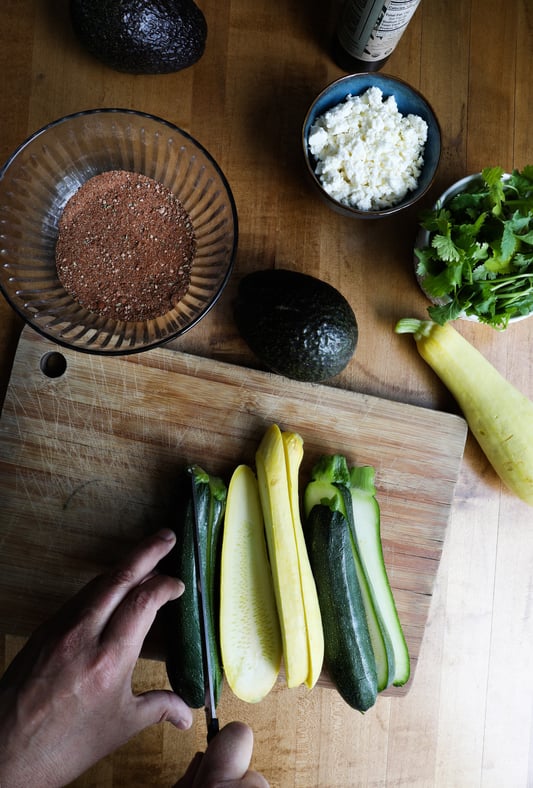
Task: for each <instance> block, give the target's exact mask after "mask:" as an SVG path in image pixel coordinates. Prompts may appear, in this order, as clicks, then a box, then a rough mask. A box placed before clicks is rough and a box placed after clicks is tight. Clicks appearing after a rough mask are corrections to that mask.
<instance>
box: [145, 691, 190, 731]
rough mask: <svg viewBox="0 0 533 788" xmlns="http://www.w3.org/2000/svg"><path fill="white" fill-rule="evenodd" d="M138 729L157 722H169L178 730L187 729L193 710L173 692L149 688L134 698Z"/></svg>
mask: <svg viewBox="0 0 533 788" xmlns="http://www.w3.org/2000/svg"><path fill="white" fill-rule="evenodd" d="M135 704H136V706H137V710H136V718H137V722H138V724H139V730H143V729H144V728H146V727H148V726H149V725H155V724H156V723H158V722H165V721H166V722H170V723H172V725H174V726H175V727H176V728H179V729H180V730H187V729H188V728H190V727H191V725H192V722H193V712H192V710H191V709H190V708H189V706H187V704H186V703H185V701H183V700H182V699H181V698H180V697H179V696H178V695H176V694H174V692H170V691H167V690H150V691H149V692H144V693H143V694H142V695H137V697H136V698H135Z"/></svg>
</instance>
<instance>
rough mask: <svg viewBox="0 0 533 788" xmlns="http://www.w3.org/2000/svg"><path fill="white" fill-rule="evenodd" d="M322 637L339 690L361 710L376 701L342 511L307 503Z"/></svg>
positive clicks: (370, 655)
mask: <svg viewBox="0 0 533 788" xmlns="http://www.w3.org/2000/svg"><path fill="white" fill-rule="evenodd" d="M306 536H307V544H308V548H309V556H310V559H311V565H312V567H313V573H314V576H315V580H316V584H317V588H318V599H319V601H320V609H321V611H322V623H323V627H324V639H325V664H326V667H327V670H328V673H329V676H330V678H331V680H332V681H333V683H334V685H335V687H336V688H337V690H338V692H339V693H340V695H341V696H342V697H343V698H344V700H345V701H346V703H348V704H349V705H350V706H351V707H352V708H354V709H358V710H359V711H366V710H367V709H369V708H370V707H371V706H373V705H374V703H375V702H376V697H377V692H378V684H377V670H376V660H375V657H374V651H373V648H372V643H371V641H370V634H369V630H368V626H367V622H366V614H365V608H364V604H363V598H362V594H361V588H360V586H359V579H358V576H357V572H356V568H355V562H354V560H353V553H352V546H351V539H352V537H351V534H350V529H349V525H348V522H347V520H346V518H345V517H344V515H343V514H342V513H341V512H340V511H338V510H334V511H332V510H331V509H330V508H329V506H324V505H322V504H318V505H316V506H313V508H312V509H311V511H310V513H309V517H308V518H307V521H306Z"/></svg>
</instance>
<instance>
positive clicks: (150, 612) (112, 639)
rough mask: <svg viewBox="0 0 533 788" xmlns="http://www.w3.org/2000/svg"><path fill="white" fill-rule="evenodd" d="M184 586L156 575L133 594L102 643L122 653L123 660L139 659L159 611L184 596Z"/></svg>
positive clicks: (118, 611)
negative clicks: (172, 600) (171, 601)
mask: <svg viewBox="0 0 533 788" xmlns="http://www.w3.org/2000/svg"><path fill="white" fill-rule="evenodd" d="M183 590H184V585H183V583H182V582H181V580H177V579H176V578H173V577H168V576H167V575H154V576H153V577H150V578H149V579H148V580H146V581H145V582H144V583H141V584H140V585H137V586H136V587H135V588H133V589H132V590H130V591H129V593H128V594H127V595H126V597H125V598H124V599H123V600H122V602H121V603H120V604H119V606H118V607H117V608H116V610H115V611H114V613H113V614H112V615H111V618H110V619H109V621H108V623H107V625H106V626H105V628H104V630H103V632H102V634H101V635H100V643H101V645H102V646H103V647H106V646H107V648H108V649H109V650H113V649H115V648H118V649H119V652H120V654H119V659H120V660H121V661H123V660H126V661H128V660H132V659H136V658H137V657H138V655H139V652H140V650H141V646H142V644H143V641H144V639H145V637H146V635H147V634H148V631H149V629H150V627H151V626H152V624H153V623H154V620H155V617H156V614H157V611H158V610H159V608H161V607H162V606H163V605H164V604H166V603H167V602H169V601H170V600H171V599H177V598H178V597H179V596H181V594H182V593H183Z"/></svg>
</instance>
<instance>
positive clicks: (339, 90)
mask: <svg viewBox="0 0 533 788" xmlns="http://www.w3.org/2000/svg"><path fill="white" fill-rule="evenodd" d="M371 87H377V88H379V89H380V90H381V91H382V93H383V98H384V99H385V98H388V97H389V96H391V95H393V96H394V98H395V99H396V105H397V107H398V110H399V112H401V114H402V115H409V114H413V115H418V116H420V117H421V118H423V119H424V120H425V121H426V123H427V124H428V135H427V142H426V145H425V150H424V166H423V169H422V172H421V174H420V177H419V179H418V186H417V188H416V189H415V190H413V191H410V192H408V194H407V195H406V196H405V197H404V198H403V199H402V200H401V201H400V202H399V203H397V204H396V205H394V206H392V207H389V208H383V209H379V210H368V211H365V210H360V209H358V208H352V207H351V206H349V205H345V204H344V203H341V202H339V201H338V200H335V199H334V198H333V197H332V196H331V195H330V194H328V192H327V191H326V190H325V189H324V187H323V186H322V184H321V182H320V179H319V178H318V176H317V175H316V174H315V168H316V161H315V160H314V158H313V156H312V154H311V153H310V151H309V145H308V138H309V132H310V130H311V127H312V126H313V124H314V122H315V120H316V119H317V118H318V117H319V116H320V115H323V114H324V112H327V110H329V109H331V108H332V107H335V106H336V105H337V104H340V103H342V102H343V101H344V100H345V99H346V98H347V96H359V95H361V94H362V93H365V92H366V91H367V90H368V89H369V88H371ZM302 146H303V153H304V158H305V162H306V165H307V169H308V171H309V174H310V176H311V179H312V181H313V182H314V184H315V185H316V187H317V189H318V190H319V193H320V194H321V196H322V197H323V198H324V200H325V201H326V203H327V204H328V205H329V206H330V207H331V208H333V209H334V210H336V211H338V212H339V213H341V214H343V215H345V216H352V217H355V218H358V219H379V218H380V217H384V216H390V215H391V214H395V213H398V211H402V210H404V209H405V208H408V207H410V206H412V205H413V204H414V203H416V202H417V201H418V200H420V198H421V197H422V196H423V195H424V194H425V193H426V192H427V191H428V189H429V188H430V186H431V184H432V183H433V180H434V178H435V174H436V172H437V167H438V165H439V160H440V153H441V132H440V126H439V122H438V120H437V118H436V116H435V113H434V112H433V110H432V108H431V106H430V105H429V104H428V102H427V101H426V99H425V98H424V97H423V96H422V95H421V94H420V93H419V92H418V91H417V90H415V89H414V88H412V87H411V86H410V85H408V84H407V83H406V82H403V81H402V80H400V79H396V78H395V77H390V76H387V75H386V74H379V73H378V74H375V73H374V74H349V75H347V76H344V77H341V78H340V79H337V80H336V81H335V82H332V83H331V84H330V85H328V86H327V87H326V88H324V90H323V91H322V92H321V93H320V94H319V95H318V96H317V98H316V99H315V100H314V101H313V103H312V104H311V106H310V108H309V110H308V112H307V115H306V117H305V120H304V124H303V128H302Z"/></svg>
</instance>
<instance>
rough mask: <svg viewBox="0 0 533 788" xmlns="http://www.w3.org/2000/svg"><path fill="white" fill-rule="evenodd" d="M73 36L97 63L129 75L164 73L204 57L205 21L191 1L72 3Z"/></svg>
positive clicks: (99, 0) (74, 0)
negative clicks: (99, 62)
mask: <svg viewBox="0 0 533 788" xmlns="http://www.w3.org/2000/svg"><path fill="white" fill-rule="evenodd" d="M70 17H71V22H72V28H73V30H74V33H75V34H76V36H77V37H78V39H79V40H80V42H81V43H82V44H83V46H84V47H85V48H86V49H87V50H88V51H89V52H90V53H91V54H92V55H93V56H94V57H96V58H97V59H98V60H100V61H102V62H103V63H105V64H106V65H107V66H109V67H110V68H112V69H114V70H115V71H122V72H125V73H129V74H168V73H171V72H174V71H180V70H181V69H183V68H188V67H189V66H192V65H193V64H194V63H196V62H197V61H198V60H199V59H200V58H201V57H202V55H203V53H204V50H205V45H206V40H207V22H206V19H205V17H204V14H203V13H202V11H201V10H200V9H199V8H198V6H197V5H196V4H195V3H194V2H193V0H113V2H109V0H70Z"/></svg>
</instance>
